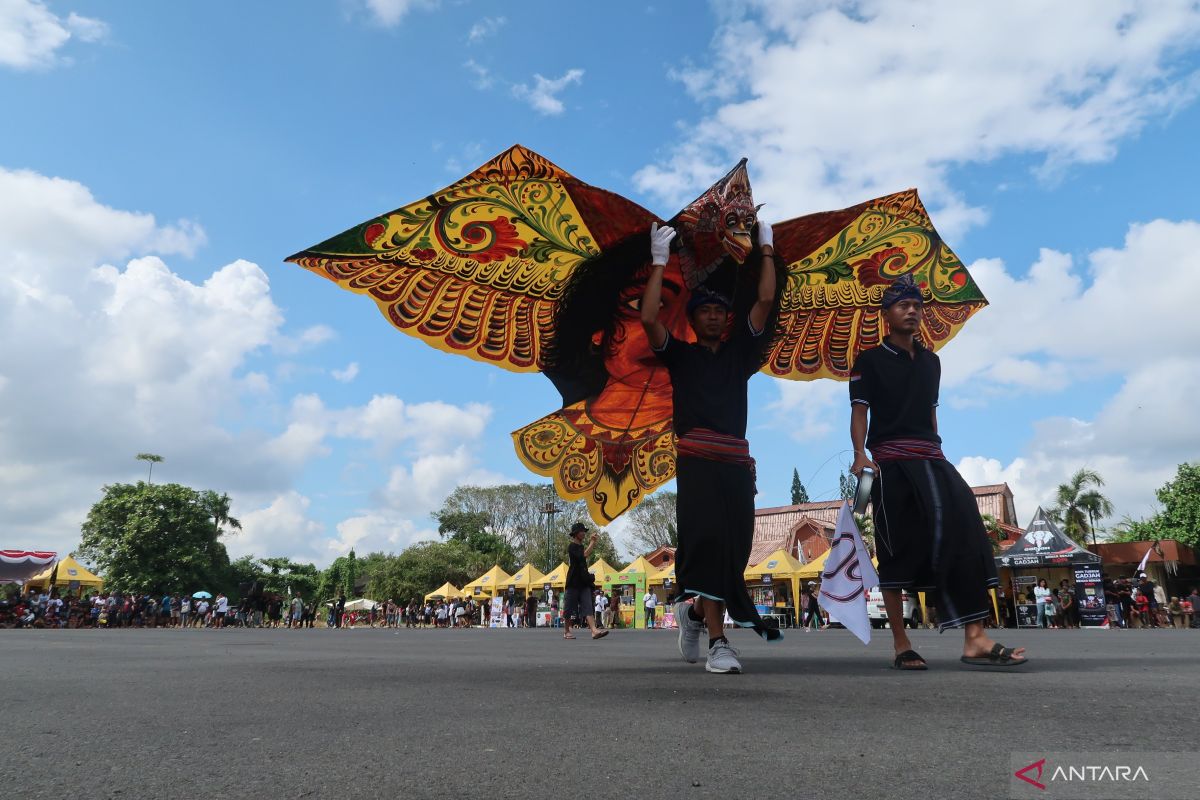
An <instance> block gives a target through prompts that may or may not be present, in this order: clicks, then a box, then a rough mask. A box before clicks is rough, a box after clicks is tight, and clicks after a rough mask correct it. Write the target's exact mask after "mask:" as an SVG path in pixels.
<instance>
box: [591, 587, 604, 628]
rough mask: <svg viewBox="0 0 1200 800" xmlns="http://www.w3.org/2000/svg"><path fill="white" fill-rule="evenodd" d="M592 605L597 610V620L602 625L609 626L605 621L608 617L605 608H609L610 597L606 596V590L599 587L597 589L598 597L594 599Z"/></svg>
mask: <svg viewBox="0 0 1200 800" xmlns="http://www.w3.org/2000/svg"><path fill="white" fill-rule="evenodd" d="M592 605H593V606H594V607H595V611H596V622H597V623H599V625H600V627H607V626H606V625H605V624H604V623H605V620H607V619H608V617H606V616H605V615H604V610H605V609H606V608H608V598H607V597H605V596H604V592H602V591H600V590H599V589H597V590H596V599H595V600H593V601H592Z"/></svg>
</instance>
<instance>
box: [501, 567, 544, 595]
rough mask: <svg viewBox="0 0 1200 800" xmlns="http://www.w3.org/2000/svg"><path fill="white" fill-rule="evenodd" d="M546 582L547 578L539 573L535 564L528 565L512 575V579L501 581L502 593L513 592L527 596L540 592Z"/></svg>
mask: <svg viewBox="0 0 1200 800" xmlns="http://www.w3.org/2000/svg"><path fill="white" fill-rule="evenodd" d="M545 581H546V576H545V575H543V574H542V573H541V572H539V571H538V568H537V567H535V566H534V565H533V564H526V565H525V566H523V567H521V568H520V569H519V570H517V571H516V572H514V573H513V574H512V577H510V578H506V579H504V580H502V581H500V589H501V590H502V591H505V592H507V591H509V590H513V591H516V592H520V593H521V595H523V596H525V595H528V594H529V593H531V592H537V591H539V590H540V589H541V588H542V586H543V584H544V583H545Z"/></svg>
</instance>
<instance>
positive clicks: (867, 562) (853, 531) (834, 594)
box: [819, 502, 879, 644]
mask: <svg viewBox="0 0 1200 800" xmlns="http://www.w3.org/2000/svg"><path fill="white" fill-rule="evenodd" d="M878 585H879V573H877V572H876V571H875V565H874V564H872V563H871V556H870V554H868V553H867V547H866V545H865V544H863V540H862V534H861V533H859V531H858V525H856V524H855V522H854V513H853V512H852V511H851V510H850V503H849V502H845V503H842V509H841V511H839V512H838V520H837V528H836V529H835V530H834V534H833V548H832V549H830V551H829V556H828V557H827V558H826V559H825V570H824V571H823V572H822V573H821V593H820V599H819V602H820V603H821V607H822V608H824V609H825V610H826V611H828V612H829V618H830V619H831V620H834V621H836V622H840V623H841V624H842V626H843V627H845V629H846V630H848V631H850V632H851V633H853V634H854V635H855V636H857V637H858V638H859V641H861V642H862V643H863V644H870V642H871V621H870V620H869V619H868V618H867V592H868V591H869V590H870V589H873V588H875V587H876V586H878Z"/></svg>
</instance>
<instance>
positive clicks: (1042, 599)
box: [1033, 578, 1054, 628]
mask: <svg viewBox="0 0 1200 800" xmlns="http://www.w3.org/2000/svg"><path fill="white" fill-rule="evenodd" d="M1051 594H1052V592H1051V591H1050V588H1049V587H1048V586H1047V585H1046V579H1045V578H1041V579H1039V580H1038V582H1037V586H1035V587H1033V597H1034V602H1035V603H1037V623H1038V627H1039V628H1049V627H1052V622H1053V620H1052V619H1051V617H1052V616H1053V614H1054V604H1053V602H1052V601H1051V600H1050V595H1051Z"/></svg>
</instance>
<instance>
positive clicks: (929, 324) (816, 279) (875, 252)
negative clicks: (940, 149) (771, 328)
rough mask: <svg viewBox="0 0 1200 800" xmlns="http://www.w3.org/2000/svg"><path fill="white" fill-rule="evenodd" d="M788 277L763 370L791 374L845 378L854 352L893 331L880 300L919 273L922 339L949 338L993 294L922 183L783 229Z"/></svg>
mask: <svg viewBox="0 0 1200 800" xmlns="http://www.w3.org/2000/svg"><path fill="white" fill-rule="evenodd" d="M774 230H775V249H776V252H778V254H779V257H780V259H781V260H782V261H783V263H785V264H786V265H787V266H786V271H787V282H786V284H785V285H784V287H783V290H782V295H781V297H780V301H779V319H780V324H779V328H780V332H779V335H778V336H777V337H776V339H775V341H774V343H773V345H772V347H771V350H770V353H769V357H768V359H767V362H766V365H765V366H764V367H763V369H762V371H763V372H764V373H766V374H767V375H772V376H775V377H779V378H788V379H790V380H804V381H806V380H813V379H815V378H834V379H836V380H846V379H848V378H849V376H850V367H851V365H853V363H854V358H855V356H857V355H858V353H860V352H861V351H863V350H865V349H867V348H870V347H874V346H875V345H877V344H879V343H880V342H881V341H882V340H883V337H884V335H885V334H886V333H887V331H886V330H885V326H884V323H883V315H882V313H881V312H880V310H879V301H880V299H881V298H882V296H883V290H884V289H885V288H887V286H888V284H890V283H891V282H892V281H894V280H895V279H896V278H898V277H899V276H900V275H902V274H904V273H912V276H913V279H914V280H915V281H916V282H917V284H918V285H919V286H920V287H921V293H922V295H923V296H924V298H925V304H924V319H923V320H922V321H921V333H920V336H921V339H922V341H923V342H924V343H925V345H926V346H927V347H930V348H932V349H934V350H936V349H938V348H939V347H941V346H942V345H943V344H945V343H946V342H948V341H950V339H951V338H953V337H954V335H955V334H956V333H958V331H959V329H961V328H962V326H963V324H964V323H966V321H967V319H968V318H969V317H970V316H971V315H972V314H974V313H975V312H976V311H978V310H979V309H981V308H983V307H984V306H985V305H987V299H986V298H984V296H983V293H982V292H980V290H979V287H978V286H976V284H975V281H974V280H973V279H972V278H971V276H970V274H968V272H967V270H966V267H964V266H963V264H962V262H961V261H960V260H959V259H958V256H956V255H955V254H954V252H953V251H952V250H951V249H950V248H949V247H948V246H947V245H946V243H945V242H943V241H942V238H941V236H939V235H938V232H937V231H936V230H935V229H934V227H933V223H932V222H931V221H930V219H929V214H928V213H927V212H926V211H925V207H924V206H923V205H921V199H920V198H919V197H918V196H917V191H916V190H915V189H909V190H908V191H904V192H898V193H896V194H891V195H888V196H886V197H880V198H877V199H875V200H869V201H867V202H865V203H860V204H859V205H856V206H852V207H851V208H847V209H843V210H841V211H828V212H823V213H820V214H810V215H808V216H805V217H797V218H796V219H792V220H788V221H787V222H781V223H779V224H778V225H776V226H774Z"/></svg>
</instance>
